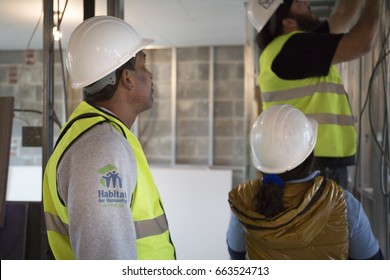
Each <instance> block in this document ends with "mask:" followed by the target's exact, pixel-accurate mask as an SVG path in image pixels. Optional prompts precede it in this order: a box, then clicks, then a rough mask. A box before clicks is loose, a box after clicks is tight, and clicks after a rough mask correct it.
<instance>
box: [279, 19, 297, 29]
mask: <svg viewBox="0 0 390 280" xmlns="http://www.w3.org/2000/svg"><path fill="white" fill-rule="evenodd" d="M282 25H283V29H285V30H288V31H290V30H296V29H298V23H297V21H296V20H295V19H292V18H284V19H283V20H282Z"/></svg>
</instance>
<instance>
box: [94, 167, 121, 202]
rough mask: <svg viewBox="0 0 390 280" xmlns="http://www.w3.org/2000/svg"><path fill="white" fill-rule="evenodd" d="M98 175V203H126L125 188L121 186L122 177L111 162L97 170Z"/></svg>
mask: <svg viewBox="0 0 390 280" xmlns="http://www.w3.org/2000/svg"><path fill="white" fill-rule="evenodd" d="M97 172H98V173H99V174H100V175H101V178H100V185H101V187H100V189H99V190H98V199H99V203H102V204H104V205H107V206H116V207H120V206H124V205H125V204H126V203H127V198H128V195H127V190H126V189H125V188H123V182H122V178H121V176H120V173H119V172H118V168H116V167H115V166H114V165H112V164H108V165H106V166H104V167H102V168H100V169H99V170H98V171H97Z"/></svg>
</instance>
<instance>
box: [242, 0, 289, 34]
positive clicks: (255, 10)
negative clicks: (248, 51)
mask: <svg viewBox="0 0 390 280" xmlns="http://www.w3.org/2000/svg"><path fill="white" fill-rule="evenodd" d="M282 3H283V0H250V1H249V3H248V6H247V14H248V19H249V21H250V23H251V24H252V25H253V27H254V28H255V29H256V30H257V31H258V32H260V31H261V30H262V29H263V27H264V26H265V24H266V23H267V22H268V21H269V19H270V18H271V17H272V15H273V14H274V13H275V11H276V9H277V8H278V7H279V6H280V5H281V4H282Z"/></svg>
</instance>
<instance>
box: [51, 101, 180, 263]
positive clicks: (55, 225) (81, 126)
mask: <svg viewBox="0 0 390 280" xmlns="http://www.w3.org/2000/svg"><path fill="white" fill-rule="evenodd" d="M104 122H109V123H110V124H111V125H112V126H113V127H115V128H116V129H117V130H118V131H119V132H121V133H122V134H123V135H124V137H126V139H127V140H128V142H129V144H130V146H131V147H132V149H133V151H134V155H135V157H136V161H137V172H138V176H137V177H138V178H137V183H136V187H135V190H134V192H133V197H132V201H131V206H130V208H131V212H132V216H133V219H134V224H135V229H136V234H137V241H136V244H137V254H138V259H141V260H152V259H163V260H169V259H175V258H176V255H175V248H174V245H173V244H172V241H171V237H170V232H169V229H168V222H167V219H166V216H165V212H164V208H163V206H162V203H161V199H160V194H159V192H158V190H157V187H156V185H155V182H154V180H153V177H152V174H151V171H150V169H149V166H148V163H147V160H146V157H145V154H144V152H143V150H142V147H141V144H140V143H139V141H138V139H137V138H136V137H135V135H134V134H133V133H132V132H131V131H130V130H129V129H128V128H127V127H126V126H125V125H124V124H123V123H122V122H121V121H120V120H119V119H117V118H116V117H115V116H113V115H111V114H108V113H106V112H104V111H102V110H99V109H98V108H95V107H93V106H91V105H89V104H88V103H86V102H81V103H80V105H79V106H78V107H77V108H76V110H75V111H74V112H73V114H72V115H71V117H70V119H69V121H68V122H67V124H66V125H65V126H64V128H63V129H62V131H61V134H60V137H59V139H58V140H57V144H56V147H55V149H54V151H53V154H52V156H51V157H50V159H49V161H48V164H47V166H46V170H45V174H44V181H43V202H44V212H45V221H46V229H47V235H48V240H49V244H50V247H51V249H52V251H53V254H54V256H55V258H56V259H75V255H74V252H73V250H72V247H71V244H70V241H69V231H68V224H69V220H68V211H67V208H66V206H65V205H64V204H63V202H62V201H61V198H60V197H59V196H58V192H57V181H56V178H57V177H56V174H57V167H58V164H59V162H60V160H61V158H62V156H63V154H64V152H65V151H66V150H67V148H69V147H70V145H72V143H73V142H74V141H76V140H77V139H78V137H79V136H81V135H82V134H83V133H84V132H86V131H87V130H88V129H90V128H92V127H94V126H95V125H97V124H101V123H104Z"/></svg>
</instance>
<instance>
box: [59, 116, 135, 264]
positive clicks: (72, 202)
mask: <svg viewBox="0 0 390 280" xmlns="http://www.w3.org/2000/svg"><path fill="white" fill-rule="evenodd" d="M57 181H58V190H59V195H60V197H61V198H62V200H63V201H64V202H65V204H66V206H67V208H68V214H69V236H70V242H71V245H72V248H73V251H74V253H75V256H76V258H77V259H95V260H98V259H137V250H136V243H135V241H136V234H135V228H134V221H133V217H132V214H131V210H130V202H131V196H132V193H133V191H134V188H135V184H136V181H137V165H136V159H135V156H134V153H133V151H132V149H131V147H130V145H129V143H128V142H127V140H126V139H125V138H124V137H123V135H122V134H120V133H119V132H118V131H117V130H116V129H115V128H114V127H112V126H111V125H110V124H108V123H104V124H102V125H97V126H95V127H94V128H92V129H90V130H89V131H88V132H87V133H85V134H84V135H82V136H81V137H80V138H79V139H77V141H76V142H75V143H74V144H73V145H72V146H71V147H70V148H69V150H68V151H66V152H65V154H64V156H63V158H62V160H61V162H60V164H59V167H58V172H57Z"/></svg>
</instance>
